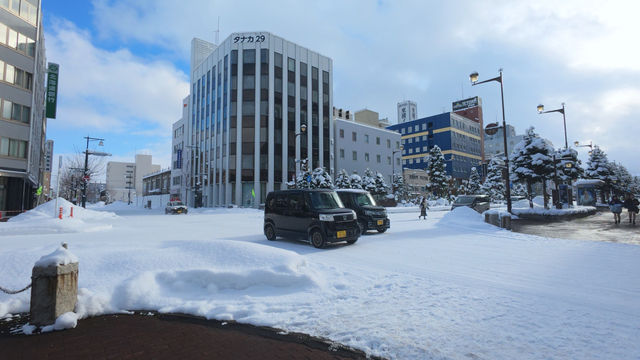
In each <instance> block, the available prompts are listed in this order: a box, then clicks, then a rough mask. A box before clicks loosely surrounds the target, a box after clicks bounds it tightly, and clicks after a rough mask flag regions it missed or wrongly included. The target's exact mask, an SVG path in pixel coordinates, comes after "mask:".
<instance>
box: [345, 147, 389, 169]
mask: <svg viewBox="0 0 640 360" xmlns="http://www.w3.org/2000/svg"><path fill="white" fill-rule="evenodd" d="M339 152H340V159H344V149H340V151H339ZM351 156H352V159H353V160H354V161H358V152H357V151H353V152H352V153H351ZM370 160H371V159H370V156H369V153H368V152H366V153H364V161H367V162H369V161H370ZM376 162H377V163H378V164H380V163H382V155H380V154H376ZM396 162H397V163H398V164H400V159H396ZM387 165H391V156H387Z"/></svg>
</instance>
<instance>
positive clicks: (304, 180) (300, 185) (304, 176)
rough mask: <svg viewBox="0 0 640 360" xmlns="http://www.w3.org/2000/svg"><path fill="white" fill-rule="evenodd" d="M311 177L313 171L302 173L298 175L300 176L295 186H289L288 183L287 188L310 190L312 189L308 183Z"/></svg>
mask: <svg viewBox="0 0 640 360" xmlns="http://www.w3.org/2000/svg"><path fill="white" fill-rule="evenodd" d="M309 177H311V171H309V170H307V171H301V172H299V173H298V176H297V177H296V181H295V186H294V187H291V186H289V183H287V186H289V188H293V189H308V188H310V187H311V185H310V183H309V181H308V179H309Z"/></svg>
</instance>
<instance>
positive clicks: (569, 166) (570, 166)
mask: <svg viewBox="0 0 640 360" xmlns="http://www.w3.org/2000/svg"><path fill="white" fill-rule="evenodd" d="M564 167H566V168H567V169H571V168H572V167H573V164H572V163H570V162H568V163H566V164H564Z"/></svg>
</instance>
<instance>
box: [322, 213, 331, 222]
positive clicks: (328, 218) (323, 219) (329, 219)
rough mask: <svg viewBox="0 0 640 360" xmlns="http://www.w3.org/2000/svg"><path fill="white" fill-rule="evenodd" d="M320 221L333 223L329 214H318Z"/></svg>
mask: <svg viewBox="0 0 640 360" xmlns="http://www.w3.org/2000/svg"><path fill="white" fill-rule="evenodd" d="M319 217H320V221H333V215H331V214H320V215H319Z"/></svg>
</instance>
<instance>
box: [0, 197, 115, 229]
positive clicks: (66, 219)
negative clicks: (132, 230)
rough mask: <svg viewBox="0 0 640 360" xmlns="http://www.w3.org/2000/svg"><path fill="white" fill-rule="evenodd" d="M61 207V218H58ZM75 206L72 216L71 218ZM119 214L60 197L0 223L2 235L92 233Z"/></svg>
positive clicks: (106, 227)
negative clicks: (89, 207)
mask: <svg viewBox="0 0 640 360" xmlns="http://www.w3.org/2000/svg"><path fill="white" fill-rule="evenodd" d="M60 208H62V220H61V219H59V218H58V215H59V213H60ZM71 209H73V217H71ZM117 217H118V216H117V215H116V214H114V213H112V212H107V211H94V210H90V209H84V208H82V206H78V205H74V204H73V203H71V202H69V201H67V200H65V199H63V198H58V202H57V206H56V200H55V199H54V200H50V201H48V202H46V203H44V204H42V205H39V206H37V207H35V208H33V209H31V210H29V211H27V212H24V213H22V214H20V215H17V216H14V217H12V218H11V219H9V221H8V222H7V223H6V224H5V225H3V226H0V235H8V234H22V235H28V234H46V233H69V232H92V231H99V230H105V229H109V228H111V225H110V224H107V222H109V221H112V220H115V219H116V218H117Z"/></svg>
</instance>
